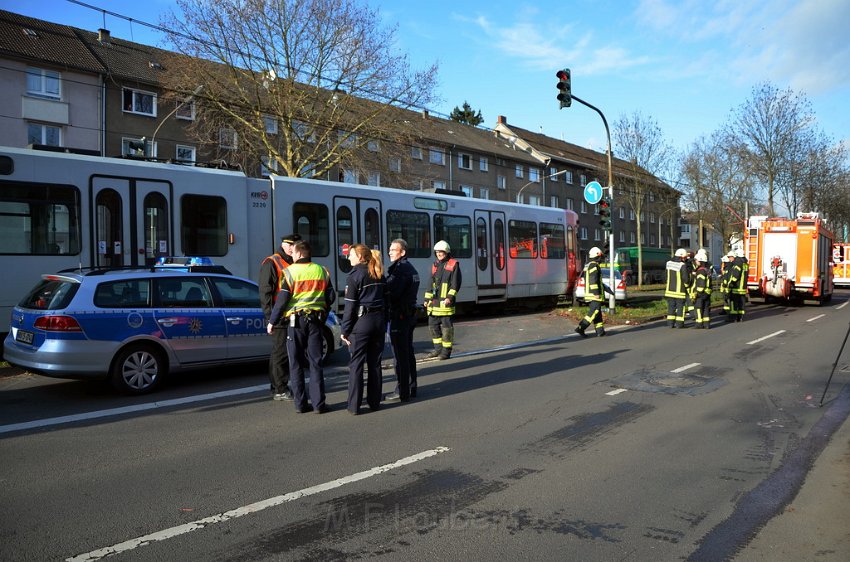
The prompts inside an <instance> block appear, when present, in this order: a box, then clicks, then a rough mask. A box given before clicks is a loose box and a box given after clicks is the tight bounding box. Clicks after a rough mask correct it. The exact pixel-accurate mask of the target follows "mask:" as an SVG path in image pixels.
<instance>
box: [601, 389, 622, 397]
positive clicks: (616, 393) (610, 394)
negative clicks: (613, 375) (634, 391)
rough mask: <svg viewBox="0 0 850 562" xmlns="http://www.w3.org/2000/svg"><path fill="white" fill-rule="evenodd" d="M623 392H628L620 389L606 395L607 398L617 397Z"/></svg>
mask: <svg viewBox="0 0 850 562" xmlns="http://www.w3.org/2000/svg"><path fill="white" fill-rule="evenodd" d="M623 392H626V389H625V388H618V389H616V390H612V391H611V392H606V393H605V394H606V395H607V396H616V395H618V394H621V393H623Z"/></svg>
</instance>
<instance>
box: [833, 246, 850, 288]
mask: <svg viewBox="0 0 850 562" xmlns="http://www.w3.org/2000/svg"><path fill="white" fill-rule="evenodd" d="M832 263H833V264H835V265H834V266H833V268H832V275H833V279H832V282H833V283H835V286H836V287H838V286H841V287H850V243H848V242H836V243H835V244H833V245H832Z"/></svg>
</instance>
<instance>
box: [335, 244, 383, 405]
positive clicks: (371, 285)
mask: <svg viewBox="0 0 850 562" xmlns="http://www.w3.org/2000/svg"><path fill="white" fill-rule="evenodd" d="M348 261H349V263H350V264H351V266H352V270H351V273H349V275H348V280H347V281H346V284H345V311H344V312H343V315H342V326H341V328H342V341H343V343H345V344H346V345H347V346H348V352H349V354H350V356H351V358H350V360H349V361H348V412H349V413H350V414H354V415H357V414H359V413H360V404H361V403H362V402H363V367H364V365H366V366H367V368H368V378H367V383H366V402H367V403H368V404H369V409H370V410H372V411H373V412H374V411H375V410H377V409H378V408H380V407H381V397H382V393H381V352H382V351H383V350H384V330H385V327H386V307H385V306H384V302H385V301H384V293H385V290H386V280H385V279H384V276H383V274H382V273H381V270H382V269H383V266H382V264H381V262H380V260H378V259H376V258H375V256H374V255H372V251H371V250H370V249H369V248H368V247H367V246H365V245H364V244H355V245H353V246H352V247H351V249H349V251H348Z"/></svg>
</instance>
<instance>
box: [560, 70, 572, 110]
mask: <svg viewBox="0 0 850 562" xmlns="http://www.w3.org/2000/svg"><path fill="white" fill-rule="evenodd" d="M556 76H557V77H558V84H557V86H558V101H559V102H561V109H564V108H565V107H569V106H570V104H572V103H573V92H572V86H571V85H570V69H569V68H565V69H563V70H559V71H558V73H557V74H556Z"/></svg>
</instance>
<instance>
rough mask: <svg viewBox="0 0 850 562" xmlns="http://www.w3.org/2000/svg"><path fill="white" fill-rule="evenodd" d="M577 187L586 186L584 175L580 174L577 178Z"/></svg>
mask: <svg viewBox="0 0 850 562" xmlns="http://www.w3.org/2000/svg"><path fill="white" fill-rule="evenodd" d="M579 185H580V186H582V187H584V186H586V185H587V176H586V175H584V174H582V175H581V176H580V177H579Z"/></svg>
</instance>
